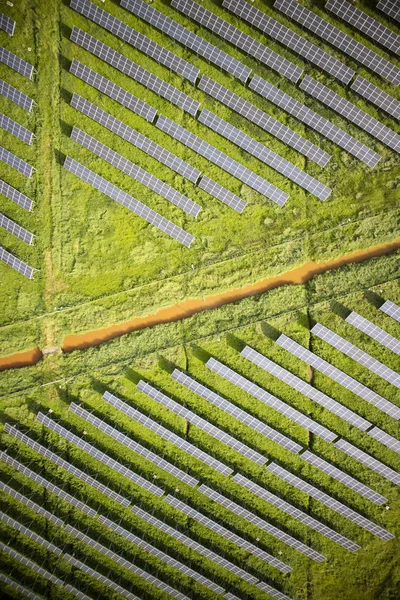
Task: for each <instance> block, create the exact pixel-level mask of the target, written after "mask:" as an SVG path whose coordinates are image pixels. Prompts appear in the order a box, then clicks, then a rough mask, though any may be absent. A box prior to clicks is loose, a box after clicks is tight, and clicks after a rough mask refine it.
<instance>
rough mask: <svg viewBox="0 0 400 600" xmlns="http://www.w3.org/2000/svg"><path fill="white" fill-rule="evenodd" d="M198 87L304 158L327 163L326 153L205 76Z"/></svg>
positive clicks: (327, 155) (319, 163)
mask: <svg viewBox="0 0 400 600" xmlns="http://www.w3.org/2000/svg"><path fill="white" fill-rule="evenodd" d="M198 87H199V88H200V89H201V90H202V91H203V92H205V93H206V94H208V95H209V96H211V97H212V98H215V99H216V100H219V101H220V102H222V104H225V106H228V107H229V108H231V109H232V110H234V111H235V112H237V113H238V114H240V115H241V116H242V117H245V118H246V119H248V120H249V121H251V122H252V123H255V124H256V125H258V126H259V127H261V128H262V129H264V131H267V132H268V133H271V134H272V135H273V136H274V137H276V138H277V139H278V140H281V141H282V142H284V143H285V144H287V145H288V146H290V147H291V148H294V149H295V150H297V151H298V152H300V153H301V154H304V156H307V157H308V158H310V159H311V160H313V161H314V162H316V163H317V164H318V165H319V166H320V167H325V165H326V164H327V163H328V162H329V160H330V158H331V157H330V155H329V154H328V153H327V152H325V151H324V150H321V149H320V148H318V146H315V145H314V144H313V143H312V142H309V141H308V140H306V139H305V138H303V137H302V136H301V135H299V134H298V133H295V132H294V131H292V130H291V129H289V127H286V125H283V123H280V121H277V120H276V119H274V118H273V117H270V116H269V115H268V114H267V113H265V112H263V111H262V110H261V109H259V108H256V107H255V106H253V104H251V103H250V102H248V101H247V100H244V98H242V97H241V96H238V95H237V94H235V93H234V92H231V91H230V90H228V89H227V88H225V87H223V86H222V85H220V84H219V83H217V82H216V81H214V80H213V79H210V78H209V77H207V75H203V77H202V78H201V80H200V82H199V86H198Z"/></svg>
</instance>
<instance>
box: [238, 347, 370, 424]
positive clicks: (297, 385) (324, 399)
mask: <svg viewBox="0 0 400 600" xmlns="http://www.w3.org/2000/svg"><path fill="white" fill-rule="evenodd" d="M241 355H242V356H244V357H245V358H247V359H248V360H250V361H251V362H252V363H253V364H255V365H257V366H258V367H261V369H264V371H266V372H267V373H270V374H271V375H274V377H277V378H278V379H280V381H283V382H284V383H286V384H287V385H290V387H292V388H293V389H295V390H297V391H298V392H300V393H302V394H304V395H305V396H307V398H310V400H314V402H317V404H320V405H321V406H323V407H324V408H326V409H327V410H330V411H331V412H333V413H334V414H335V415H338V417H341V418H342V419H344V420H345V421H347V422H348V423H350V424H351V425H353V426H354V427H357V428H358V429H361V431H365V430H366V429H368V428H369V427H371V423H370V422H369V421H367V420H366V419H364V418H363V417H360V416H359V415H357V414H356V413H354V412H353V411H352V410H350V409H349V408H346V406H343V405H342V404H340V403H339V402H336V400H333V399H332V398H330V397H329V396H327V395H326V394H324V393H323V392H320V391H319V390H317V389H316V388H315V387H314V386H312V385H310V384H309V383H306V382H305V381H303V380H302V379H300V377H297V376H296V375H293V373H291V372H290V371H287V370H286V369H284V368H283V367H281V366H280V365H278V364H277V363H275V362H273V361H272V360H270V359H269V358H267V357H266V356H264V355H262V354H260V353H259V352H257V351H256V350H253V348H250V346H246V347H245V348H244V349H243V350H242V352H241Z"/></svg>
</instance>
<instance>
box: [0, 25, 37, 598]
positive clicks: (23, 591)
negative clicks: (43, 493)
mask: <svg viewBox="0 0 400 600" xmlns="http://www.w3.org/2000/svg"><path fill="white" fill-rule="evenodd" d="M0 16H1V15H0ZM0 581H2V582H3V583H5V584H6V585H9V586H10V587H11V588H13V589H14V590H16V591H17V592H19V593H20V594H22V595H23V596H26V598H30V599H31V600H43V597H42V596H38V595H37V594H35V593H34V592H32V590H28V588H26V587H24V586H23V585H21V584H20V583H17V582H16V581H15V580H14V579H11V577H8V576H7V575H4V573H0Z"/></svg>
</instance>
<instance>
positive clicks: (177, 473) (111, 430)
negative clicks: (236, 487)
mask: <svg viewBox="0 0 400 600" xmlns="http://www.w3.org/2000/svg"><path fill="white" fill-rule="evenodd" d="M69 409H70V410H71V411H72V412H73V413H74V414H76V415H78V417H81V419H84V420H85V421H87V422H88V423H90V424H91V425H93V426H94V427H97V429H100V431H102V432H103V433H106V434H107V435H109V436H110V437H111V438H113V439H114V440H116V441H117V442H119V443H120V444H122V445H123V446H125V447H126V448H129V449H130V450H132V452H135V453H136V454H139V455H140V456H143V457H144V458H145V459H147V460H148V461H150V462H152V463H153V464H155V465H156V466H157V467H159V468H160V469H163V470H164V471H167V472H168V473H170V474H171V475H173V476H174V477H177V479H180V480H181V481H183V482H184V483H187V485H190V486H191V487H195V486H196V485H197V484H198V483H199V482H198V480H197V479H195V478H194V477H191V476H190V475H188V474H187V473H185V472H184V471H182V469H178V467H175V466H174V465H173V464H171V463H170V462H168V461H166V460H164V459H163V458H161V457H160V456H158V455H157V454H155V453H154V452H152V451H151V450H148V449H147V448H145V447H144V446H142V445H141V444H138V443H137V442H135V441H133V440H132V439H131V438H129V437H128V436H127V435H125V434H123V433H121V432H120V431H118V429H115V427H111V426H110V425H108V424H107V423H105V422H104V421H102V420H101V419H99V418H97V417H95V416H94V415H93V414H91V413H90V412H88V411H87V410H85V409H83V408H81V407H80V406H78V405H77V404H75V403H74V402H72V403H71V404H70V405H69Z"/></svg>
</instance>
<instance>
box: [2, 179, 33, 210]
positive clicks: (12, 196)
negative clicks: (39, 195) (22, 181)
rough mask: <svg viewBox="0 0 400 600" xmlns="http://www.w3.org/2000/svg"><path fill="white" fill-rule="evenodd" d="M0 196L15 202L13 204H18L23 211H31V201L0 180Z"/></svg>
mask: <svg viewBox="0 0 400 600" xmlns="http://www.w3.org/2000/svg"><path fill="white" fill-rule="evenodd" d="M0 194H3V196H6V198H8V199H9V200H12V202H15V204H18V205H19V206H21V207H22V208H24V209H25V210H29V211H31V210H32V206H33V202H32V200H31V199H30V198H28V197H27V196H25V194H22V193H21V192H19V191H18V190H16V189H15V188H13V187H12V186H11V185H8V183H6V182H5V181H3V180H2V179H0Z"/></svg>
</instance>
